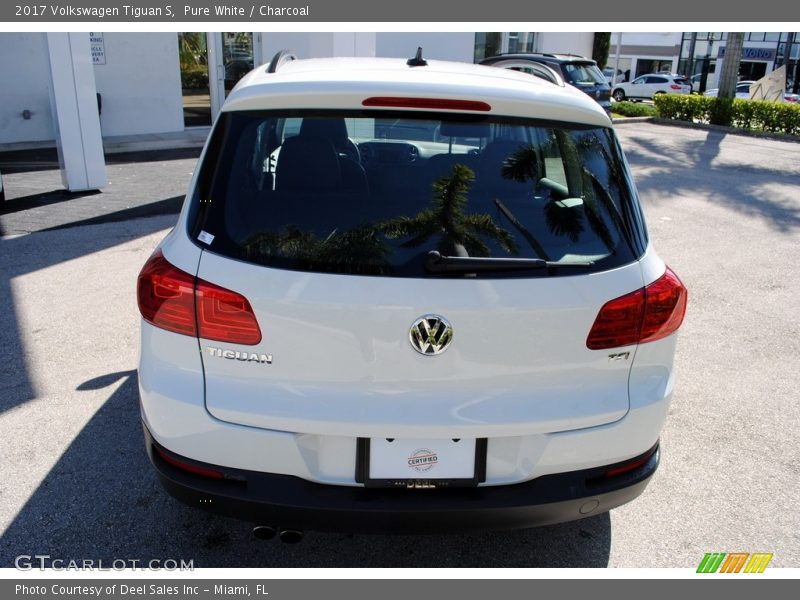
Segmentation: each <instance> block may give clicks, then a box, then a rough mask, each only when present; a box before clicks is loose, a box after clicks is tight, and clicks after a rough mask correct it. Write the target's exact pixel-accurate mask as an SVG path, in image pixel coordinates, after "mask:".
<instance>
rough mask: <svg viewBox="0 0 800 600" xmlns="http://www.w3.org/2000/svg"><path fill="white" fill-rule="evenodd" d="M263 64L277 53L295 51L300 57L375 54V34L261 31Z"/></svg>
mask: <svg viewBox="0 0 800 600" xmlns="http://www.w3.org/2000/svg"><path fill="white" fill-rule="evenodd" d="M261 49H262V51H261V52H262V56H261V63H269V61H271V60H272V57H273V56H275V53H276V52H279V51H280V50H287V49H288V50H293V51H294V52H295V53H296V54H297V57H298V58H326V57H330V56H375V34H374V33H364V32H360V33H353V32H316V33H303V32H283V33H281V32H262V33H261Z"/></svg>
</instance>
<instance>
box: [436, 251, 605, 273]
mask: <svg viewBox="0 0 800 600" xmlns="http://www.w3.org/2000/svg"><path fill="white" fill-rule="evenodd" d="M592 265H594V263H593V262H591V261H587V262H559V261H554V260H544V259H541V258H481V257H475V256H442V254H441V253H439V252H437V251H436V250H431V251H430V252H428V257H427V258H426V259H425V268H426V269H427V270H428V271H430V272H431V273H477V272H479V271H494V272H498V271H532V270H536V269H547V268H551V267H584V268H585V267H591V266H592Z"/></svg>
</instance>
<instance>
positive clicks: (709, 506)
mask: <svg viewBox="0 0 800 600" xmlns="http://www.w3.org/2000/svg"><path fill="white" fill-rule="evenodd" d="M618 134H619V136H620V139H621V142H622V145H623V148H624V149H625V151H626V153H627V156H628V160H629V162H630V164H631V167H632V169H633V171H634V175H635V177H636V180H637V183H638V186H639V192H640V196H641V198H642V202H643V205H644V209H645V213H646V216H647V219H648V224H649V231H650V237H651V239H652V241H653V243H654V244H655V245H656V248H657V249H658V252H659V254H660V256H662V257H663V258H664V259H665V260H666V261H667V262H668V263H669V264H670V266H671V267H672V268H673V269H674V270H675V271H676V272H677V273H678V274H679V275H680V276H681V278H682V279H683V281H684V283H685V284H686V286H687V287H688V289H689V308H688V312H687V317H686V322H685V324H684V326H683V328H682V329H681V331H680V340H679V344H678V352H677V357H676V361H677V364H676V377H677V380H676V389H675V394H674V397H673V403H672V406H671V410H670V415H669V419H668V422H667V426H666V429H665V431H664V436H663V438H662V452H663V453H662V463H661V467H660V469H659V472H658V473H657V474H656V476H655V478H654V480H653V481H652V483H651V484H650V486H649V488H648V489H647V490H646V491H645V493H644V495H643V496H641V497H640V498H639V499H637V500H635V501H634V502H632V503H631V504H628V505H626V506H624V507H621V508H619V509H616V510H614V511H612V512H611V513H610V514H605V515H600V516H596V517H592V518H589V519H586V520H583V521H579V522H574V523H567V524H564V525H558V526H551V527H543V528H539V529H530V530H524V531H516V532H497V533H486V534H480V535H478V534H476V535H454V536H392V537H382V536H368V535H338V534H337V535H333V534H321V533H315V532H307V534H306V537H305V539H304V540H303V542H302V543H300V544H297V545H286V544H281V543H280V542H278V541H269V542H265V541H260V540H257V539H255V538H254V537H253V536H252V534H251V526H252V525H251V524H248V523H243V522H239V521H235V520H231V519H225V518H220V517H216V516H213V515H210V514H207V513H205V512H202V511H199V510H194V509H191V508H189V507H185V506H183V505H181V504H180V503H178V502H177V501H174V500H173V499H172V498H171V497H169V496H168V495H167V494H166V493H165V492H163V491H162V489H161V488H160V486H159V484H158V482H157V481H156V479H155V476H154V474H153V472H152V470H151V468H150V466H149V464H148V461H147V458H146V455H145V452H144V448H143V444H142V432H141V425H140V423H139V417H138V404H137V403H138V398H137V379H136V370H135V369H136V361H137V343H138V324H139V315H138V312H137V309H136V298H135V284H136V275H137V273H138V270H139V269H140V267H141V265H142V264H143V263H144V261H145V260H146V259H147V257H148V255H149V254H150V252H151V251H152V249H153V248H154V246H155V245H156V244H157V242H158V240H159V239H160V238H161V237H163V235H164V234H165V233H166V231H167V230H168V229H169V228H170V227H171V226H172V224H173V223H174V221H175V218H176V215H175V210H177V207H178V205H179V203H180V195H181V194H182V192H183V190H184V189H185V188H186V186H187V184H188V181H189V178H190V176H191V171H192V169H193V168H194V159H193V158H191V157H186V156H182V157H169V156H166V157H165V156H160V157H155V158H153V159H151V160H145V161H141V160H140V161H139V162H136V163H118V164H116V165H114V166H112V167H110V168H109V180H110V185H109V186H108V188H107V189H105V190H104V191H103V192H102V193H100V194H94V195H77V196H76V195H66V194H63V193H61V192H58V191H57V190H58V188H59V185H60V183H59V176H58V172H57V171H54V170H52V169H49V168H47V165H42V166H40V167H39V168H38V169H37V170H28V171H26V172H13V171H11V172H9V171H7V170H6V169H5V168H4V169H3V173H4V182H5V185H6V188H7V193H8V194H9V198H11V200H9V202H7V206H6V207H4V208H3V209H0V235H2V238H1V239H0V298H2V308H3V309H2V311H0V462H1V463H2V465H3V480H4V483H3V485H2V487H0V532H2V538H0V566H2V567H9V566H13V564H14V559H15V557H16V556H18V555H34V554H48V555H50V556H51V557H53V558H61V559H66V560H69V559H77V560H82V559H90V560H91V559H93V560H100V559H103V560H104V561H109V562H110V561H111V560H113V559H124V560H132V559H136V560H141V561H148V560H151V559H160V560H162V561H163V560H165V559H175V560H193V561H194V565H195V567H256V566H261V567H545V566H546V567H568V566H569V567H605V566H611V567H689V568H695V567H696V566H697V565H698V563H699V562H700V560H701V559H702V557H703V555H704V554H705V553H706V552H772V553H774V558H773V561H772V563H771V567H800V527H798V525H800V517H798V513H797V511H796V510H794V496H795V491H796V489H797V485H798V484H797V481H798V479H800V444H798V443H797V431H798V429H800V403H798V393H797V390H798V389H799V388H800V318H798V315H800V283H798V282H799V281H800V278H798V276H797V274H796V270H797V269H796V265H797V254H798V249H800V144H796V143H791V142H782V141H773V140H761V139H753V138H747V137H741V136H736V135H731V134H724V133H720V132H707V131H699V130H691V129H682V128H676V127H669V126H662V125H655V124H647V123H635V124H625V125H621V126H619V127H618ZM20 196H22V197H24V202H27V203H28V205H27V206H26V205H25V204H24V202H18V201H16V200H14V198H15V197H20ZM124 211H128V212H124Z"/></svg>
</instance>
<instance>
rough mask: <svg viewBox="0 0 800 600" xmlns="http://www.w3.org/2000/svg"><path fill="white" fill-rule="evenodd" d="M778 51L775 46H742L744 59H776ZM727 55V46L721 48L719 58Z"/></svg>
mask: <svg viewBox="0 0 800 600" xmlns="http://www.w3.org/2000/svg"><path fill="white" fill-rule="evenodd" d="M777 53H778V51H777V50H776V49H775V48H742V60H764V61H769V60H775V56H776V55H777ZM724 57H725V46H722V47H721V48H720V49H719V54H718V55H717V58H724Z"/></svg>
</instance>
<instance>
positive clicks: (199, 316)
mask: <svg viewBox="0 0 800 600" xmlns="http://www.w3.org/2000/svg"><path fill="white" fill-rule="evenodd" d="M138 301H139V311H140V312H141V313H142V317H143V318H144V320H145V321H147V322H148V323H152V324H153V325H155V326H156V327H160V328H161V329H166V330H168V331H174V332H176V333H182V334H184V335H191V336H197V337H202V338H206V339H209V340H215V341H220V342H230V343H234V344H245V345H255V344H258V343H259V342H260V341H261V329H260V328H259V326H258V321H257V320H256V316H255V313H253V309H252V307H251V306H250V303H249V302H248V301H247V298H245V297H244V296H242V295H241V294H238V293H236V292H233V291H231V290H228V289H225V288H222V287H220V286H218V285H214V284H213V283H209V282H207V281H203V280H202V279H197V278H196V277H193V276H192V275H190V274H189V273H186V272H185V271H181V270H180V269H178V268H177V267H175V266H173V265H172V264H170V263H169V262H168V261H167V259H166V258H164V255H163V254H161V252H160V251H159V252H156V253H155V254H153V256H151V257H150V260H148V261H147V263H146V264H145V265H144V267H143V268H142V271H141V273H139V282H138Z"/></svg>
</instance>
